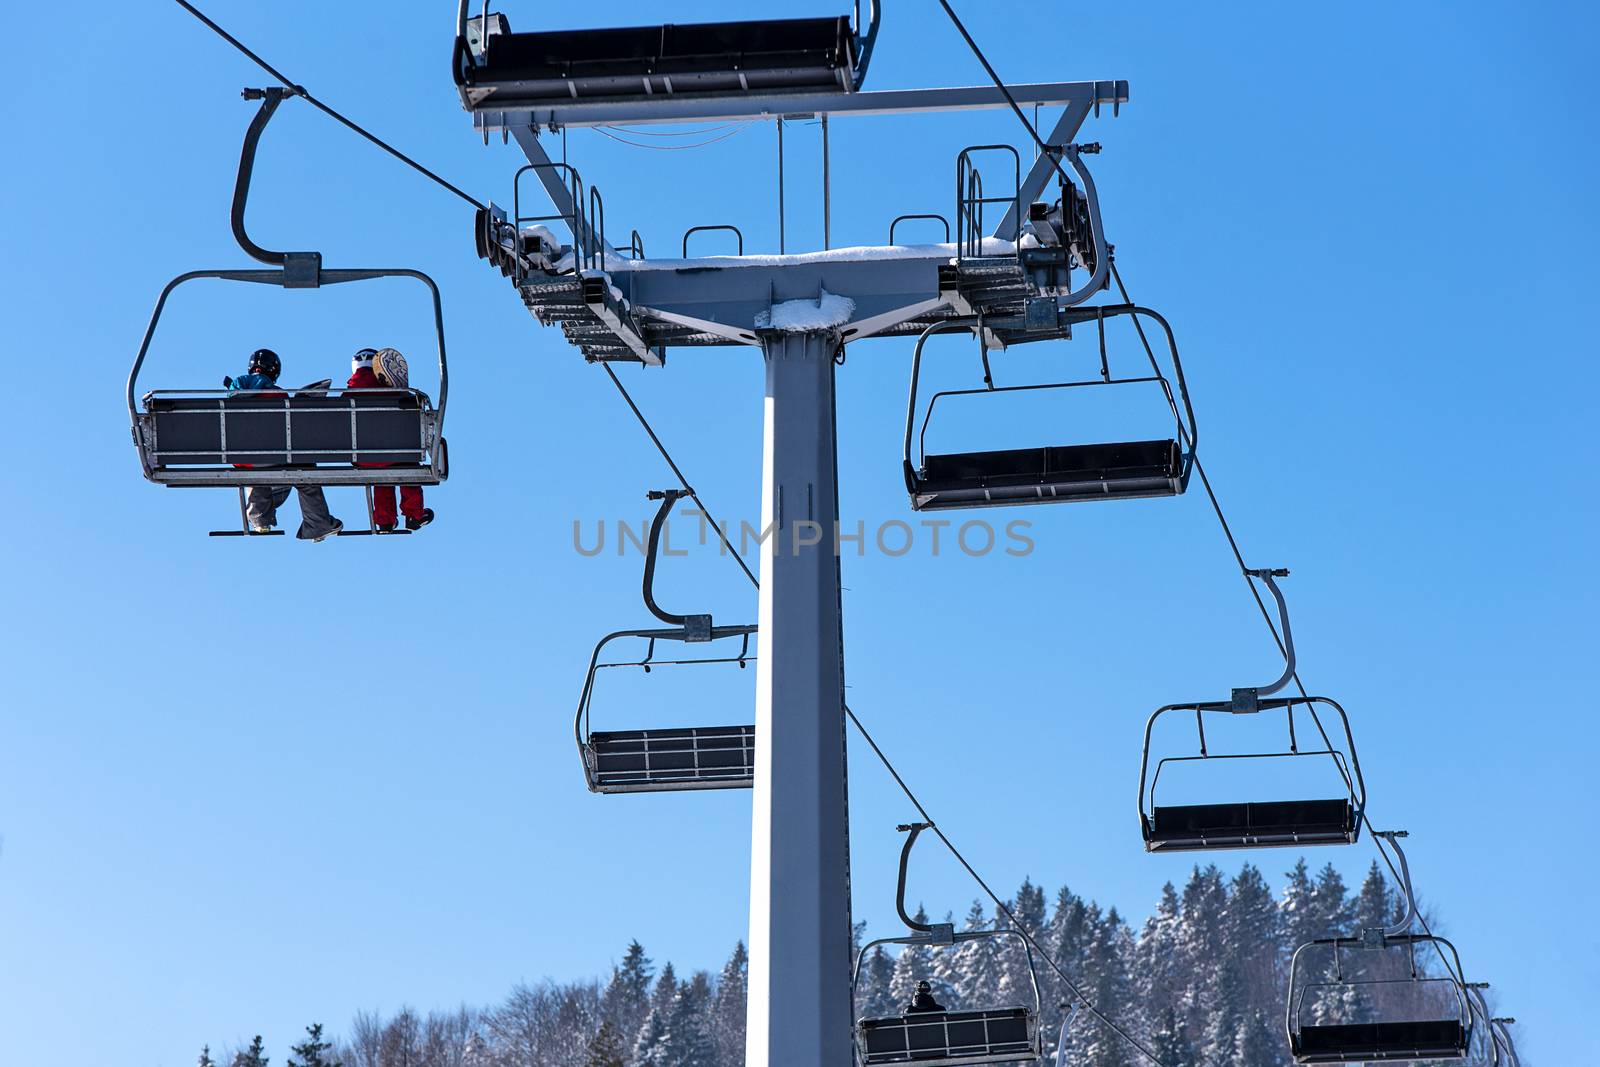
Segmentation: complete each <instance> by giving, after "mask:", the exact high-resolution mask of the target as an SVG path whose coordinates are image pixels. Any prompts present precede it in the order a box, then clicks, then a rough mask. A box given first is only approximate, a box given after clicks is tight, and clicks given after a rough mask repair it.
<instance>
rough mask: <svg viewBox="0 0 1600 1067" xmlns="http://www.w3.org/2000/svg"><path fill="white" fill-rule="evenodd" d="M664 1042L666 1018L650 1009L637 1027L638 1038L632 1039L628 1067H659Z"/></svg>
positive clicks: (652, 1008) (665, 1038)
mask: <svg viewBox="0 0 1600 1067" xmlns="http://www.w3.org/2000/svg"><path fill="white" fill-rule="evenodd" d="M666 1040H667V1019H666V1016H665V1015H663V1014H662V1013H661V1012H658V1011H657V1010H656V1009H655V1008H654V1007H651V1008H650V1010H649V1011H648V1012H647V1013H646V1014H645V1017H644V1022H643V1023H642V1024H641V1025H640V1027H639V1034H638V1036H637V1037H636V1038H634V1042H633V1052H632V1053H631V1054H630V1055H629V1056H628V1067H661V1064H662V1056H663V1055H664V1048H663V1046H664V1045H665V1043H666Z"/></svg>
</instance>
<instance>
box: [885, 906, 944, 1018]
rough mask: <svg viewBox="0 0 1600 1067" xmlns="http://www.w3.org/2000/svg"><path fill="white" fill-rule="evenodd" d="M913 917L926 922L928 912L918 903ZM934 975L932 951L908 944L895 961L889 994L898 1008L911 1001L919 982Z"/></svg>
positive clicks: (920, 921) (890, 978)
mask: <svg viewBox="0 0 1600 1067" xmlns="http://www.w3.org/2000/svg"><path fill="white" fill-rule="evenodd" d="M911 918H912V919H914V920H916V921H917V922H919V923H925V922H927V921H928V913H927V911H926V910H925V909H924V908H923V907H922V906H921V905H918V906H917V910H916V914H914V915H912V916H911ZM932 976H933V960H932V953H931V952H929V950H928V949H927V948H926V947H924V946H922V945H907V946H906V947H905V948H903V949H901V950H900V955H899V956H898V957H896V959H895V961H894V973H893V974H892V975H891V976H890V977H889V996H890V997H891V998H893V1000H894V1003H895V1004H896V1005H898V1007H897V1008H896V1010H899V1008H903V1007H904V1006H905V1005H907V1004H909V1003H910V1002H911V995H912V994H913V993H914V992H916V989H917V983H918V982H920V981H924V980H928V979H931V978H932Z"/></svg>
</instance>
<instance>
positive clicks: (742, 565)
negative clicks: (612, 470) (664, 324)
mask: <svg viewBox="0 0 1600 1067" xmlns="http://www.w3.org/2000/svg"><path fill="white" fill-rule="evenodd" d="M600 365H601V366H602V367H604V368H605V371H606V374H607V375H608V376H609V377H610V378H611V384H612V385H615V386H616V387H617V392H619V393H621V394H622V399H624V400H626V401H627V402H628V408H629V409H630V410H631V411H632V412H633V417H634V418H636V419H638V420H639V425H640V426H643V427H644V432H645V433H646V434H648V435H649V436H650V443H651V444H653V445H655V446H656V451H657V452H660V453H661V458H662V459H664V460H666V461H667V466H669V467H671V468H672V473H673V475H674V476H675V477H676V478H677V479H678V484H679V485H681V486H682V487H683V491H684V492H685V493H687V494H689V499H690V500H693V501H694V502H695V503H696V504H697V505H699V507H700V514H702V515H704V516H705V517H706V521H707V522H709V523H710V524H711V525H712V526H713V527H714V528H715V529H716V531H717V538H718V539H719V540H721V542H722V544H723V545H724V546H725V547H726V548H727V550H728V551H729V552H731V553H733V558H734V561H735V562H737V563H738V564H739V569H740V570H742V571H744V576H745V577H746V578H748V579H750V584H751V585H753V586H755V587H756V588H757V589H760V588H761V583H760V582H759V581H757V580H756V576H755V572H754V571H752V570H751V569H750V565H749V564H748V563H746V562H745V561H744V557H743V556H741V555H740V554H739V550H738V549H737V548H734V547H733V542H732V541H730V540H728V532H727V531H726V530H724V529H723V528H722V524H721V523H720V522H718V521H717V520H716V519H715V518H714V517H713V516H712V514H711V511H710V509H709V508H707V507H706V504H705V501H703V500H701V499H700V494H699V493H696V492H695V491H694V489H692V488H691V487H690V485H689V481H688V479H687V478H685V477H684V476H683V471H682V470H681V469H680V468H679V467H678V464H677V461H676V460H674V459H673V458H672V453H670V452H668V451H667V446H666V445H664V444H662V443H661V438H660V437H657V436H656V431H655V430H654V429H653V428H652V427H651V425H650V420H648V419H646V418H645V417H644V412H642V411H640V410H639V405H638V404H635V403H634V402H633V397H632V396H630V395H629V394H628V390H627V389H626V388H624V387H623V384H622V379H621V378H618V377H617V372H616V371H614V370H612V369H611V365H610V364H609V363H602V364H600Z"/></svg>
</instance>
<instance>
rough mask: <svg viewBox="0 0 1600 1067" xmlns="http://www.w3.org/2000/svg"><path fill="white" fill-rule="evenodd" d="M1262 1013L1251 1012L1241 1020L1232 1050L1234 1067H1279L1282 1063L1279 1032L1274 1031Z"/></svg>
mask: <svg viewBox="0 0 1600 1067" xmlns="http://www.w3.org/2000/svg"><path fill="white" fill-rule="evenodd" d="M1267 1018H1268V1016H1267V1014H1266V1012H1263V1011H1252V1012H1251V1013H1250V1015H1249V1017H1248V1018H1246V1019H1244V1020H1241V1022H1240V1025H1239V1037H1238V1041H1237V1043H1236V1045H1235V1048H1234V1059H1233V1063H1234V1065H1235V1067H1280V1065H1281V1064H1282V1063H1283V1061H1284V1058H1285V1057H1284V1041H1283V1034H1282V1032H1281V1031H1274V1030H1273V1029H1272V1027H1271V1025H1270V1024H1269V1023H1268V1022H1267Z"/></svg>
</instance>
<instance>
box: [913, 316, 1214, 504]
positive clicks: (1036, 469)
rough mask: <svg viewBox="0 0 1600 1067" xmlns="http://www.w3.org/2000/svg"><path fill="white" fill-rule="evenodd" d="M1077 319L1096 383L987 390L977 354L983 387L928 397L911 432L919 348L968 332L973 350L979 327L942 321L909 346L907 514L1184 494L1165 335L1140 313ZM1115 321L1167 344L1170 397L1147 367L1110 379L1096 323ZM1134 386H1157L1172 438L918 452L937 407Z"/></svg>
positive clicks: (1186, 467) (1186, 422)
mask: <svg viewBox="0 0 1600 1067" xmlns="http://www.w3.org/2000/svg"><path fill="white" fill-rule="evenodd" d="M1083 310H1084V311H1085V312H1090V311H1092V312H1093V313H1094V318H1095V319H1096V322H1097V328H1098V331H1099V340H1100V350H1099V354H1100V373H1099V375H1098V376H1096V377H1093V378H1087V379H1082V380H1073V381H1064V382H1049V383H1044V384H1038V385H1015V386H999V387H997V386H995V385H994V384H993V383H992V381H991V379H990V375H989V371H988V357H987V353H985V355H984V379H985V384H984V385H983V387H981V388H974V389H953V390H945V391H942V392H939V393H935V394H934V395H933V396H932V397H931V398H930V399H929V401H928V406H927V409H926V411H925V413H924V414H923V416H922V423H921V428H920V431H919V430H918V427H917V411H918V402H917V386H918V381H919V378H920V375H921V368H922V349H923V345H924V344H925V343H926V342H927V340H928V338H929V337H931V336H933V335H934V334H935V333H939V332H944V331H949V330H954V329H970V330H974V331H975V332H977V333H978V334H979V336H980V341H979V343H980V345H981V344H982V340H981V336H982V333H983V327H982V324H981V323H980V322H977V321H975V320H974V321H965V320H949V321H946V322H941V323H936V324H934V325H933V326H930V327H929V328H928V329H926V330H924V331H923V333H922V335H921V336H919V337H918V338H917V345H916V349H915V351H914V353H913V355H912V361H911V390H910V399H909V401H908V402H907V406H906V432H905V450H904V457H903V459H904V469H905V480H906V490H907V492H909V493H910V496H911V507H912V509H913V510H916V511H941V510H947V509H954V508H978V507H994V506H1003V505H1009V504H1060V503H1070V502H1073V501H1086V500H1121V499H1130V498H1134V497H1158V496H1176V495H1178V494H1179V493H1182V492H1183V491H1184V489H1185V488H1187V487H1188V484H1189V473H1190V469H1191V468H1192V466H1193V464H1194V448H1195V443H1196V435H1197V431H1196V427H1195V422H1194V410H1193V408H1192V407H1191V406H1190V404H1189V390H1188V386H1187V385H1186V384H1185V382H1184V378H1183V364H1182V363H1181V362H1179V360H1178V349H1177V344H1176V341H1175V339H1174V338H1173V335H1172V330H1171V328H1170V327H1169V326H1168V324H1167V322H1166V320H1165V319H1164V318H1162V317H1161V316H1160V315H1158V314H1156V313H1155V312H1153V311H1151V310H1149V309H1148V308H1143V307H1135V306H1133V305H1125V304H1119V305H1109V306H1105V307H1100V308H1092V309H1090V308H1086V309H1083ZM1120 315H1132V316H1138V317H1142V318H1148V319H1150V320H1151V321H1153V322H1155V323H1157V324H1158V325H1160V327H1161V328H1162V330H1163V331H1164V333H1165V335H1166V338H1167V343H1168V351H1169V353H1170V354H1171V358H1172V364H1173V371H1174V374H1175V377H1176V380H1177V395H1176V396H1175V395H1174V393H1173V390H1172V385H1171V383H1169V382H1168V380H1167V378H1166V375H1165V374H1164V373H1163V372H1162V371H1161V370H1160V369H1159V368H1158V367H1155V366H1152V368H1151V373H1150V374H1148V375H1141V376H1135V377H1115V376H1113V374H1112V371H1111V367H1110V362H1109V359H1108V356H1107V352H1106V344H1105V319H1107V318H1114V317H1116V316H1120ZM1141 383H1142V384H1156V385H1158V386H1159V387H1160V388H1161V390H1162V391H1163V393H1164V395H1165V396H1166V399H1167V404H1168V407H1169V408H1170V409H1171V411H1172V416H1173V420H1174V424H1175V430H1174V433H1173V436H1172V437H1170V438H1166V439H1163V440H1154V441H1120V442H1095V443H1087V444H1046V445H1041V446H1038V447H1033V448H1012V449H1001V450H996V451H984V452H954V453H929V452H928V451H927V435H928V424H929V422H930V421H931V419H932V417H933V410H934V407H935V405H936V404H937V403H938V402H939V400H941V399H943V398H945V397H958V396H994V395H1001V394H1014V393H1024V392H1035V391H1039V390H1054V389H1082V388H1094V387H1097V386H1101V387H1103V386H1123V385H1137V384H1141ZM1180 400H1181V409H1180V404H1179V401H1180ZM913 438H915V445H916V448H915V455H913Z"/></svg>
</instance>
